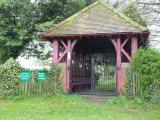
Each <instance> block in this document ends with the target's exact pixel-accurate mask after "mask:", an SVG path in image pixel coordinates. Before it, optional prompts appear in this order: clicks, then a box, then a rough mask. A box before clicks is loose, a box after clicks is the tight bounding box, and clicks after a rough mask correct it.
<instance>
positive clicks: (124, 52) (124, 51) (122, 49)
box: [121, 38, 132, 62]
mask: <svg viewBox="0 0 160 120" xmlns="http://www.w3.org/2000/svg"><path fill="white" fill-rule="evenodd" d="M128 41H129V38H127V39H126V40H125V41H124V42H123V43H122V46H121V52H122V53H123V54H124V55H125V56H126V57H127V59H128V60H129V62H131V60H132V59H131V57H130V56H129V54H128V53H127V52H126V50H125V49H124V46H125V45H126V44H127V42H128Z"/></svg>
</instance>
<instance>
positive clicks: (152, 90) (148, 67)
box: [128, 49, 160, 102]
mask: <svg viewBox="0 0 160 120" xmlns="http://www.w3.org/2000/svg"><path fill="white" fill-rule="evenodd" d="M131 70H132V71H136V72H137V73H138V74H139V76H138V82H139V83H138V84H139V87H138V90H137V93H136V95H139V96H140V97H142V98H143V99H144V100H145V101H152V100H154V101H155V99H156V98H159V95H160V94H159V92H157V91H160V52H159V51H157V50H154V49H139V50H138V52H137V53H136V55H135V57H134V60H133V62H132V64H131ZM130 75H131V74H130ZM130 75H128V76H130ZM133 76H134V75H133V74H132V77H129V78H130V79H132V81H133V82H134V81H135V79H133ZM153 98H154V99H153ZM154 101H152V102H154Z"/></svg>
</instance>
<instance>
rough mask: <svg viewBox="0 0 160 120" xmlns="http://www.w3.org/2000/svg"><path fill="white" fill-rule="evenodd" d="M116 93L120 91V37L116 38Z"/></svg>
mask: <svg viewBox="0 0 160 120" xmlns="http://www.w3.org/2000/svg"><path fill="white" fill-rule="evenodd" d="M116 47H117V48H116V51H117V93H118V94H119V93H120V89H121V39H120V38H118V39H117V46H116Z"/></svg>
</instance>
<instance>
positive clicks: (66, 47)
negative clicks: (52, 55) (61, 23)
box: [58, 40, 78, 62]
mask: <svg viewBox="0 0 160 120" xmlns="http://www.w3.org/2000/svg"><path fill="white" fill-rule="evenodd" d="M77 41H78V40H74V41H73V42H72V43H71V48H70V49H71V52H72V51H73V49H74V46H75V45H76V43H77ZM60 42H61V44H62V45H63V47H64V48H65V50H64V52H63V53H62V55H61V57H60V58H59V60H58V62H61V60H62V59H63V58H64V56H65V55H67V49H68V45H67V44H66V43H65V42H64V41H62V40H61V41H60Z"/></svg>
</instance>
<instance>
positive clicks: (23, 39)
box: [0, 0, 38, 63]
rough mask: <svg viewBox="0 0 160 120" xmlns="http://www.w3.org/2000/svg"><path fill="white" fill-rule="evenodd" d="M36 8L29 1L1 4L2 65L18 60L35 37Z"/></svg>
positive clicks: (20, 0)
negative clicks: (10, 60)
mask: <svg viewBox="0 0 160 120" xmlns="http://www.w3.org/2000/svg"><path fill="white" fill-rule="evenodd" d="M35 9H36V6H35V5H34V4H32V3H31V2H30V1H29V0H3V1H1V2H0V20H1V21H0V51H1V52H0V63H4V62H5V61H6V60H7V59H9V58H10V57H13V58H16V57H17V56H18V55H19V54H20V52H21V51H22V50H23V48H24V46H25V45H26V44H27V43H28V42H29V41H30V40H32V39H33V37H34V30H35V29H34V25H35V23H36V21H37V19H38V18H37V13H36V11H35Z"/></svg>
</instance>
